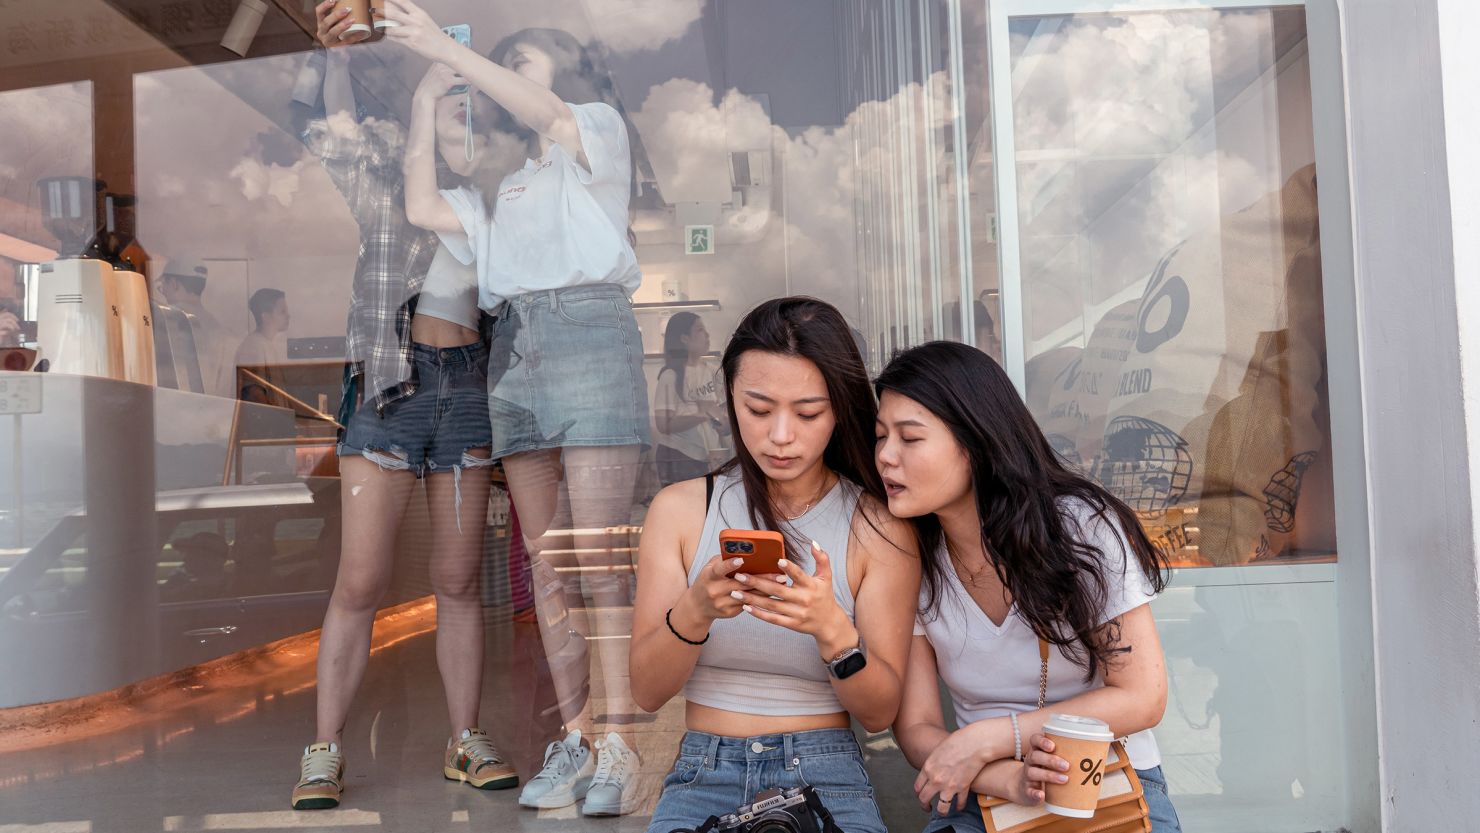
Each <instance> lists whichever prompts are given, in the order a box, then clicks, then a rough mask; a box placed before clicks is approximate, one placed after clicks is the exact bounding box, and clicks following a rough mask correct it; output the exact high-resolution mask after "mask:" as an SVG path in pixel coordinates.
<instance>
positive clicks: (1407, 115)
mask: <svg viewBox="0 0 1480 833" xmlns="http://www.w3.org/2000/svg"><path fill="white" fill-rule="evenodd" d="M1345 23H1346V25H1345V66H1346V76H1347V91H1348V104H1349V125H1350V134H1349V138H1350V148H1351V182H1352V196H1353V200H1352V203H1353V213H1354V231H1355V235H1354V236H1355V249H1356V281H1357V286H1356V289H1357V293H1356V294H1357V298H1358V299H1359V301H1358V303H1359V312H1358V318H1359V327H1360V332H1361V362H1362V399H1363V415H1362V418H1363V420H1364V424H1365V433H1366V447H1367V464H1368V468H1367V488H1368V494H1369V498H1370V515H1369V524H1370V529H1371V542H1372V573H1373V576H1372V578H1373V607H1374V617H1373V622H1374V633H1375V645H1376V665H1375V668H1376V676H1377V679H1376V685H1377V710H1378V730H1379V744H1380V754H1381V784H1382V786H1381V803H1382V813H1383V829H1384V830H1387V831H1402V832H1403V833H1407V832H1408V831H1413V833H1429V832H1430V831H1435V830H1455V829H1459V828H1462V827H1465V826H1466V825H1469V824H1472V823H1473V822H1472V820H1473V819H1475V818H1477V817H1480V790H1477V789H1476V788H1475V780H1474V773H1476V772H1480V742H1477V740H1480V696H1477V692H1480V584H1477V566H1476V550H1477V540H1476V539H1477V535H1476V533H1477V528H1476V523H1475V520H1476V517H1477V507H1480V504H1477V495H1476V494H1475V491H1474V486H1473V482H1474V476H1475V475H1476V474H1480V273H1477V265H1480V176H1477V165H1480V133H1477V131H1480V115H1477V112H1476V109H1475V103H1474V102H1475V94H1476V91H1477V89H1480V42H1477V38H1480V8H1477V6H1476V4H1474V2H1473V0H1405V2H1400V3H1395V2H1391V0H1349V2H1347V3H1346V4H1345ZM1333 418H1339V417H1338V415H1335V414H1333ZM1271 751H1272V753H1273V752H1274V750H1271Z"/></svg>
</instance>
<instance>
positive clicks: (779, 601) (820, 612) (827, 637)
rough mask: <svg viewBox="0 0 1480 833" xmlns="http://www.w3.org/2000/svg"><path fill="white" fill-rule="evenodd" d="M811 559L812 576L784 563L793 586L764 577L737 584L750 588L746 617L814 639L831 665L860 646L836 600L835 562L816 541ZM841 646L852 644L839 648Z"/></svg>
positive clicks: (744, 577) (746, 578) (741, 578)
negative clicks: (813, 565) (836, 658)
mask: <svg viewBox="0 0 1480 833" xmlns="http://www.w3.org/2000/svg"><path fill="white" fill-rule="evenodd" d="M812 557H813V559H815V560H816V563H817V570H816V573H815V574H814V575H810V576H809V575H807V574H806V572H805V571H803V570H802V568H801V567H798V566H797V565H796V564H794V563H792V562H791V561H790V560H788V559H784V558H783V559H781V562H780V568H781V572H782V573H783V574H784V575H785V577H786V578H789V579H791V584H790V585H786V584H782V583H781V582H779V581H774V580H772V579H770V578H767V577H764V576H747V575H736V576H735V580H736V581H739V582H740V583H741V584H744V585H745V586H746V587H748V588H750V592H749V593H747V594H746V599H745V602H746V604H745V606H744V608H743V610H744V611H745V612H746V613H749V614H750V615H751V616H754V617H755V618H757V619H759V620H761V621H762V622H770V623H771V624H773V625H780V626H781V627H783V628H786V629H788V630H793V631H796V632H797V633H805V634H807V635H808V636H811V637H813V638H814V639H816V640H817V646H818V648H819V650H820V652H821V653H822V655H823V657H822V658H823V660H824V661H828V660H831V659H832V658H833V657H834V656H835V655H837V654H838V653H839V652H840V651H842V650H845V649H847V648H850V647H853V646H854V645H857V644H858V638H857V632H856V631H854V629H853V623H852V622H850V621H848V615H847V614H846V613H844V612H843V609H842V608H841V607H839V606H838V600H837V598H836V597H835V596H833V575H832V561H831V560H830V559H829V558H828V557H827V553H826V552H823V550H822V548H821V547H819V546H817V542H815V541H814V542H812ZM850 638H851V642H850ZM841 642H846V643H849V644H843V645H840V644H838V643H841Z"/></svg>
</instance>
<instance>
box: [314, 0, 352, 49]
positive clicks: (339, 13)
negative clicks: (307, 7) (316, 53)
mask: <svg viewBox="0 0 1480 833" xmlns="http://www.w3.org/2000/svg"><path fill="white" fill-rule="evenodd" d="M313 14H314V18H315V19H317V20H318V26H319V31H318V39H319V43H320V44H321V45H322V46H323V47H324V48H326V49H333V48H335V47H336V46H349V44H347V43H345V42H344V40H343V38H344V33H345V32H347V31H349V27H350V26H351V25H352V24H353V23H354V20H353V19H352V18H351V17H350V14H349V6H347V5H341V3H340V0H324V2H322V3H320V4H318V5H317V6H315V7H314V10H313Z"/></svg>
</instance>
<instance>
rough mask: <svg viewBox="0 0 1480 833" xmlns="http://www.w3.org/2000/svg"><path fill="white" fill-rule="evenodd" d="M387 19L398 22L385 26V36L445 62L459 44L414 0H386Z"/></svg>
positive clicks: (432, 58)
mask: <svg viewBox="0 0 1480 833" xmlns="http://www.w3.org/2000/svg"><path fill="white" fill-rule="evenodd" d="M385 19H386V20H387V21H389V22H391V23H394V24H396V25H395V26H390V27H387V28H386V30H385V36H386V38H388V39H390V40H394V41H397V42H398V43H401V44H404V45H405V46H406V48H407V49H410V50H411V51H412V52H415V53H416V54H418V55H421V56H422V57H424V58H430V59H431V60H433V61H437V62H441V63H446V61H447V59H448V57H449V56H450V54H451V52H452V50H453V48H454V47H455V46H456V45H457V42H456V41H454V40H453V39H452V38H449V37H447V33H446V32H443V31H442V27H440V26H438V25H437V21H435V20H433V19H432V16H431V15H429V14H427V13H426V11H425V10H424V9H422V7H420V6H418V5H416V4H415V3H413V2H411V0H386V2H385Z"/></svg>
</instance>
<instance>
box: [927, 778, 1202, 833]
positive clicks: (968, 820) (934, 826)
mask: <svg viewBox="0 0 1480 833" xmlns="http://www.w3.org/2000/svg"><path fill="white" fill-rule="evenodd" d="M1136 775H1138V776H1140V778H1141V787H1142V789H1143V790H1144V791H1145V793H1146V809H1147V810H1149V811H1150V816H1151V833H1182V822H1180V821H1178V820H1177V808H1176V807H1173V806H1172V800H1171V799H1170V798H1168V797H1167V779H1166V776H1165V775H1163V774H1162V772H1161V767H1159V766H1158V767H1152V768H1151V769H1138V770H1136ZM947 827H952V828H955V830H956V833H968V831H969V832H970V833H985V831H986V825H985V824H983V823H982V814H981V811H980V810H979V809H977V804H976V796H975V795H973V796H972V797H971V800H970V801H968V802H967V804H966V809H965V810H957V811H954V812H952V813H949V814H947V815H944V816H942V815H940V814H939V813H932V814H931V815H930V822H929V823H928V824H926V825H925V830H924V831H923V833H939V831H941V830H944V829H946V828H947Z"/></svg>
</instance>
